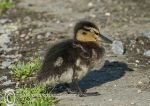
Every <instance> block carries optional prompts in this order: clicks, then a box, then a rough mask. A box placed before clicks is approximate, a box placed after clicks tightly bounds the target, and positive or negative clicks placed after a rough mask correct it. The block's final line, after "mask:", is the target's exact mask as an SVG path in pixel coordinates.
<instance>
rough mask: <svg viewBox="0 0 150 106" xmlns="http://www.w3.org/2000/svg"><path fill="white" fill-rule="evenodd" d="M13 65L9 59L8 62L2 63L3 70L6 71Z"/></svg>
mask: <svg viewBox="0 0 150 106" xmlns="http://www.w3.org/2000/svg"><path fill="white" fill-rule="evenodd" d="M11 63H12V61H10V60H9V59H8V60H6V61H3V62H2V68H3V69H4V68H6V67H8V66H10V65H11Z"/></svg>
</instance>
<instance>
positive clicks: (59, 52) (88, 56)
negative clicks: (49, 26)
mask: <svg viewBox="0 0 150 106" xmlns="http://www.w3.org/2000/svg"><path fill="white" fill-rule="evenodd" d="M104 52H105V50H104V48H103V47H101V46H99V45H98V44H96V43H94V42H88V43H85V42H79V41H74V40H71V39H69V40H65V41H63V42H60V43H58V44H55V45H54V46H52V47H51V48H50V49H49V51H48V52H47V55H46V57H45V60H44V62H43V66H42V69H41V71H40V72H39V73H38V76H37V80H38V81H39V82H40V83H41V84H44V85H50V86H54V85H56V84H59V83H70V82H72V80H73V78H76V79H78V80H81V79H82V78H83V77H84V76H85V75H86V74H87V73H88V71H89V69H91V68H93V67H94V65H95V64H97V63H98V64H99V65H100V63H101V61H102V57H103V55H104ZM99 60H100V61H99Z"/></svg>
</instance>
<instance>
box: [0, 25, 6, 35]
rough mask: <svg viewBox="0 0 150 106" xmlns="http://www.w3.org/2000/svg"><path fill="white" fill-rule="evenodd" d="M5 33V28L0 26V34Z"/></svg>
mask: <svg viewBox="0 0 150 106" xmlns="http://www.w3.org/2000/svg"><path fill="white" fill-rule="evenodd" d="M2 33H5V29H4V28H3V27H1V26H0V34H2Z"/></svg>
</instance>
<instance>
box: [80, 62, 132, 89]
mask: <svg viewBox="0 0 150 106" xmlns="http://www.w3.org/2000/svg"><path fill="white" fill-rule="evenodd" d="M126 71H133V70H132V69H130V68H129V67H128V65H127V64H126V63H122V62H117V61H114V62H108V61H107V62H106V63H105V65H104V66H103V67H102V69H100V70H95V71H91V72H90V73H88V75H87V76H86V77H85V78H83V80H82V81H81V82H80V86H81V88H83V89H89V88H92V87H95V86H100V85H102V84H104V83H107V82H110V81H114V80H117V79H119V78H121V77H123V76H124V75H125V73H126Z"/></svg>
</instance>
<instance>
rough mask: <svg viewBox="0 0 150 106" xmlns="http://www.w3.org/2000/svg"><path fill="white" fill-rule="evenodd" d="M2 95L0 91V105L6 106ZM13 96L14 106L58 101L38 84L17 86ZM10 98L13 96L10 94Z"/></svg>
mask: <svg viewBox="0 0 150 106" xmlns="http://www.w3.org/2000/svg"><path fill="white" fill-rule="evenodd" d="M4 95H5V94H4V93H2V92H1V97H2V98H1V101H0V106H6V101H5V99H4ZM15 96H16V97H15V104H16V106H52V105H53V104H55V103H56V102H58V100H57V99H55V98H54V97H52V95H50V94H49V93H47V92H46V91H45V88H44V87H40V86H38V87H34V88H26V87H25V88H18V89H16V91H15ZM12 99H13V97H12V96H10V99H9V100H12Z"/></svg>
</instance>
